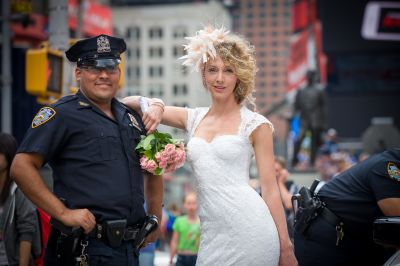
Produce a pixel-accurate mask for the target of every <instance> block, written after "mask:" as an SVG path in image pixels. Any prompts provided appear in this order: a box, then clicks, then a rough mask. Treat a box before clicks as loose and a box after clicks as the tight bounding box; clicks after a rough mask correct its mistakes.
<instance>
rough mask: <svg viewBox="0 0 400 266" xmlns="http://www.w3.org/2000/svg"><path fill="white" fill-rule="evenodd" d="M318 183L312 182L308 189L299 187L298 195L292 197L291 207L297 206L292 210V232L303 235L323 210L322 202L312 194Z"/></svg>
mask: <svg viewBox="0 0 400 266" xmlns="http://www.w3.org/2000/svg"><path fill="white" fill-rule="evenodd" d="M318 182H319V180H318V181H314V183H313V184H312V186H311V188H310V189H309V188H307V187H301V188H300V190H299V193H298V194H296V195H294V196H293V197H292V204H293V206H297V209H296V210H294V212H295V217H294V230H295V231H296V232H298V233H300V234H303V235H304V234H305V232H306V230H307V229H308V227H309V226H310V224H311V223H312V221H313V220H314V219H315V218H317V216H318V215H319V213H320V212H321V211H322V210H323V208H324V204H323V202H322V201H321V200H320V199H319V197H318V196H317V195H316V194H314V189H315V188H316V186H317V185H318Z"/></svg>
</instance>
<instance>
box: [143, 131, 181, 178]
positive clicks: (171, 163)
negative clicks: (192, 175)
mask: <svg viewBox="0 0 400 266" xmlns="http://www.w3.org/2000/svg"><path fill="white" fill-rule="evenodd" d="M136 151H137V152H138V153H139V154H140V155H141V158H140V166H141V167H142V169H144V170H146V171H148V172H150V173H152V174H154V175H162V174H163V173H169V172H173V171H175V169H177V168H179V167H182V166H183V164H184V163H185V159H186V153H185V147H184V145H183V142H182V141H178V140H175V139H173V138H172V136H171V135H170V134H168V133H161V132H157V131H155V132H154V133H151V134H149V135H147V136H142V139H141V141H140V142H139V144H138V145H137V146H136Z"/></svg>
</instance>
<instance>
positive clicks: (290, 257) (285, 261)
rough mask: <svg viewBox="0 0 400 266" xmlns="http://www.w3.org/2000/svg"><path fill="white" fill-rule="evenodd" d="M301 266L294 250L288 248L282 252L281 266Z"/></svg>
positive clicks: (280, 257)
mask: <svg viewBox="0 0 400 266" xmlns="http://www.w3.org/2000/svg"><path fill="white" fill-rule="evenodd" d="M297 265H299V264H298V262H297V259H296V257H295V255H294V250H293V248H286V249H283V250H281V254H280V256H279V266H297Z"/></svg>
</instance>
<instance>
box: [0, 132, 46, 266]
mask: <svg viewBox="0 0 400 266" xmlns="http://www.w3.org/2000/svg"><path fill="white" fill-rule="evenodd" d="M16 152H17V142H16V140H15V139H14V137H13V136H11V135H9V134H7V133H0V191H1V194H0V265H1V266H4V265H10V266H11V265H20V266H27V265H33V263H34V261H33V257H32V254H35V255H36V256H39V255H40V252H41V244H40V235H39V233H40V232H39V224H38V217H37V214H36V207H35V206H34V205H33V204H32V202H31V201H29V200H28V199H27V198H26V197H25V195H24V194H23V193H22V191H21V190H19V189H18V188H17V185H16V184H15V183H14V182H13V181H12V179H11V176H10V166H11V162H12V160H13V159H14V156H15V153H16ZM34 246H35V247H38V248H39V250H38V251H37V250H34V249H33V247H34ZM35 251H36V252H35Z"/></svg>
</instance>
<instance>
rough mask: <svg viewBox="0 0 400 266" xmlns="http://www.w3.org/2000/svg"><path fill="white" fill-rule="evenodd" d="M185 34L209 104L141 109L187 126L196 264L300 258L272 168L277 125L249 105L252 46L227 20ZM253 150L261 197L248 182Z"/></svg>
mask: <svg viewBox="0 0 400 266" xmlns="http://www.w3.org/2000/svg"><path fill="white" fill-rule="evenodd" d="M187 39H188V40H189V43H188V44H187V45H186V51H187V54H186V55H185V56H184V57H183V58H182V59H186V60H185V61H184V62H183V64H184V65H187V66H192V67H193V68H194V69H195V70H197V71H198V72H199V77H200V78H201V79H202V80H203V85H204V86H205V88H206V89H207V92H209V94H210V95H211V105H210V106H208V107H197V108H182V107H175V106H165V111H164V112H161V111H159V110H155V111H156V112H157V111H158V113H157V114H155V113H152V112H148V111H147V112H144V115H143V120H144V123H145V125H146V126H148V127H152V126H153V124H154V122H156V123H155V124H158V121H159V120H160V114H162V116H161V117H162V120H163V123H165V124H166V125H170V126H174V127H177V128H180V129H184V130H186V132H187V137H188V144H187V149H188V153H187V154H188V161H189V162H190V163H191V164H192V167H193V169H194V176H195V178H196V180H197V192H198V196H199V217H200V220H201V240H200V248H199V253H198V258H197V264H198V266H200V265H207V266H208V265H226V264H230V265H254V266H255V265H277V264H278V263H280V264H286V265H295V264H296V258H295V256H294V252H293V245H292V242H291V241H290V238H289V235H288V232H287V226H286V220H285V214H284V211H283V206H282V201H281V198H280V193H279V187H278V185H277V182H276V178H275V172H274V154H273V141H272V140H273V130H274V129H273V125H272V123H271V122H270V121H269V120H268V119H266V118H265V117H264V116H262V115H260V114H258V113H256V112H255V111H252V110H250V109H249V108H248V107H250V106H253V107H254V106H255V103H254V98H253V94H252V93H253V90H254V84H255V74H256V70H257V64H256V58H255V52H254V46H252V45H251V44H250V43H249V42H248V40H246V39H244V38H243V37H241V36H239V35H236V34H232V33H229V32H227V31H225V29H224V28H223V27H222V28H220V29H215V28H213V27H212V26H206V27H205V28H204V29H202V30H200V31H198V32H197V33H196V34H195V35H194V36H192V37H188V38H187ZM145 101H147V102H150V103H154V99H147V98H143V97H142V98H139V97H135V96H132V97H127V98H125V99H124V102H125V103H127V104H129V105H130V106H131V107H133V108H140V105H139V103H140V102H145ZM153 114H154V116H153ZM253 155H255V158H256V164H257V170H258V173H259V176H260V183H261V190H262V197H260V196H259V195H258V194H257V192H256V191H255V190H254V189H253V188H251V187H250V186H249V184H248V181H249V178H250V164H251V158H252V157H253ZM223 247H229V249H227V248H223Z"/></svg>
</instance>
